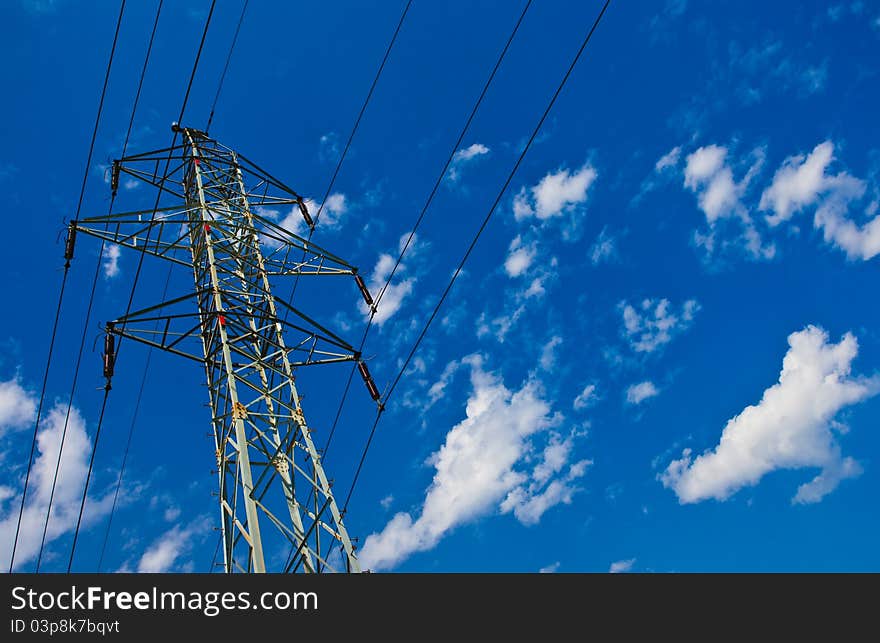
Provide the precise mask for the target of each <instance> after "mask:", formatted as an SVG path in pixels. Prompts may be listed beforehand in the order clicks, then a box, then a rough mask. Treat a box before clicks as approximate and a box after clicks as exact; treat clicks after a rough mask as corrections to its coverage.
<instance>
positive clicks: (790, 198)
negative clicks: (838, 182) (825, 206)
mask: <svg viewBox="0 0 880 643" xmlns="http://www.w3.org/2000/svg"><path fill="white" fill-rule="evenodd" d="M833 158H834V145H833V144H832V143H831V141H825V142H824V143H820V144H819V145H817V146H816V147H815V148H814V149H813V151H812V152H810V154H809V156H806V157H804V156H803V155H802V154H801V155H797V156H790V157H788V158H787V159H785V161H783V163H782V166H781V167H780V168H779V169H778V170H776V174H775V175H774V176H773V183H772V184H771V185H770V187H769V188H767V189H766V190H764V193H763V194H762V195H761V202H760V205H759V207H760V208H761V210H771V209H772V210H773V214H772V215H768V216H767V223H769V224H770V225H771V226H776V225H779V224H780V223H782V222H783V221H787V220H788V219H790V218H791V216H792V215H793V214H795V213H797V212H798V211H799V210H801V209H802V208H804V207H805V206H808V205H812V204H813V203H815V202H816V200H817V199H818V197H819V194H820V193H821V192H823V191H825V190H826V189H828V180H829V178H831V177H827V176H826V175H825V169H826V168H827V167H828V165H829V164H830V163H831V161H832V159H833Z"/></svg>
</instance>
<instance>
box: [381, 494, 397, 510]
mask: <svg viewBox="0 0 880 643" xmlns="http://www.w3.org/2000/svg"><path fill="white" fill-rule="evenodd" d="M393 503H394V496H393V495H391V494H390V493H389V494H388V495H387V496H385V497H384V498H382V499H381V500H380V501H379V504H380V505H381V506H382V509H384V510H385V511H388V510H389V509H390V508H391V505H392V504H393Z"/></svg>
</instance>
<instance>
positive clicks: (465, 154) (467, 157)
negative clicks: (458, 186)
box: [446, 143, 490, 183]
mask: <svg viewBox="0 0 880 643" xmlns="http://www.w3.org/2000/svg"><path fill="white" fill-rule="evenodd" d="M489 152H490V150H489V148H488V147H486V146H485V145H483V144H482V143H474V144H473V145H470V146H468V147H465V148H463V149H460V150H458V151H457V152H456V153H455V155H454V156H453V157H452V162H451V163H450V164H449V171H448V173H447V174H446V179H447V180H448V181H450V182H451V183H456V182H458V180H459V179H461V175H462V172H464V169H465V167H466V166H468V165H470V164H471V163H473V162H474V161H475V160H476V159H478V158H480V157H482V156H486V155H487V154H489Z"/></svg>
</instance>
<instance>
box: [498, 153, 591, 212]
mask: <svg viewBox="0 0 880 643" xmlns="http://www.w3.org/2000/svg"><path fill="white" fill-rule="evenodd" d="M596 176H597V174H596V170H595V169H594V168H593V166H592V165H590V164H589V163H587V164H585V165H584V166H583V167H581V168H580V169H579V170H577V171H576V172H574V173H571V172H569V171H568V170H567V169H565V168H563V169H560V170H558V171H556V172H549V173H548V174H547V175H545V176H544V178H542V179H541V180H540V181H539V182H538V184H537V185H535V186H532V187H531V188H529V189H528V190H527V189H526V188H522V189H521V190H520V192H519V194H517V195H516V198H515V199H514V201H513V215H514V217H515V218H516V220H517V221H520V220H522V219H525V218H527V217H531V216H535V217H537V218H538V219H541V220H544V219H549V218H551V217H557V216H560V215H562V214H564V213H566V212H569V211H571V210H572V209H573V208H574V207H575V206H577V205H579V204H581V203H584V202H585V201H586V200H587V191H588V190H589V188H590V186H591V185H592V184H593V181H595V180H596Z"/></svg>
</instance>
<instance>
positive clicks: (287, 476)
mask: <svg viewBox="0 0 880 643" xmlns="http://www.w3.org/2000/svg"><path fill="white" fill-rule="evenodd" d="M174 129H175V131H176V132H177V133H179V134H180V137H181V141H182V142H181V143H180V144H178V145H175V146H172V147H170V148H165V149H160V150H155V151H152V152H147V153H143V154H136V155H132V156H128V157H125V158H122V159H120V160H118V161H115V162H114V164H113V169H112V179H111V186H112V189H113V190H114V191H115V190H117V188H118V185H119V180H120V175H121V174H126V175H129V176H131V177H134V178H135V179H137V180H139V181H143V182H145V183H148V184H150V185H153V186H155V187H156V188H158V189H159V190H160V197H161V196H164V197H165V198H166V200H168V197H171V198H172V199H173V200H175V201H177V200H179V201H180V202H182V205H180V204H178V205H172V206H167V207H157V208H155V209H153V210H147V211H139V212H126V213H120V214H111V215H108V216H100V217H91V218H85V219H81V220H79V221H75V222H72V223H71V226H70V230H71V233H70V234H71V235H75V234H76V232H82V233H85V234H88V235H91V236H95V237H98V238H100V239H103V240H104V242H109V243H115V244H119V245H120V246H124V247H127V248H132V249H135V250H136V251H138V252H141V253H145V254H146V255H152V256H155V257H160V258H162V259H165V260H168V261H171V262H173V263H175V264H180V265H182V266H187V267H190V268H191V269H192V271H193V277H194V282H195V288H194V290H193V291H192V292H189V293H187V294H186V295H183V296H181V297H176V298H173V299H169V300H166V301H163V302H161V303H159V304H157V305H155V306H151V307H149V308H146V309H143V310H138V311H136V312H131V313H129V314H126V315H125V316H123V317H120V318H118V319H116V320H114V321H112V322H108V323H107V325H106V331H107V334H108V335H107V336H108V341H107V342H105V375H106V376H107V377H108V378H109V377H110V376H112V374H113V367H114V361H115V354H114V353H115V349H114V342H113V338H114V337H120V338H122V337H124V338H128V339H132V340H136V341H138V342H141V343H144V344H148V345H150V346H153V347H155V348H158V349H162V350H164V351H168V352H170V353H174V354H176V355H180V356H182V357H186V358H189V359H192V360H195V361H197V362H199V363H201V364H203V365H204V368H205V374H206V377H207V383H208V393H209V398H210V406H211V409H212V426H213V435H214V441H215V447H216V452H215V455H216V460H217V472H218V484H219V499H220V529H221V531H222V543H223V554H224V557H223V564H224V569H225V571H226V572H227V573H233V572H257V573H259V572H268V571H277V572H296V571H303V572H323V571H345V572H359V571H360V566H359V564H358V560H357V556H356V553H355V547H354V546H353V545H352V541H351V538H349V535H348V532H347V530H346V528H345V525H344V524H343V517H342V516H341V515H340V511H339V507H338V506H337V503H336V500H335V499H334V496H333V491H332V489H331V483H330V481H329V480H328V478H327V475H326V474H325V472H324V468H323V466H322V463H321V454H320V453H319V451H318V450H317V449H316V447H315V443H314V441H313V439H312V435H311V433H312V431H311V430H310V428H309V426H308V424H307V422H306V419H305V416H304V414H303V409H302V405H301V403H300V401H301V396H300V394H299V393H298V391H297V387H296V383H295V379H296V378H295V371H296V369H297V368H299V367H303V366H311V365H317V364H328V363H334V362H350V361H356V362H358V366H359V370H360V373H361V375H362V377H363V378H364V381H365V383H366V385H367V389H368V391H369V393H370V395H371V396H372V397H373V399H374V400H376V402H377V403H378V401H379V393H378V390H377V389H376V386H375V384H374V383H373V380H372V378H371V377H370V375H369V371H368V370H367V368H366V364H364V363H363V362H362V361H361V358H360V354H359V353H357V352H356V351H355V349H353V348H352V347H351V346H350V345H349V344H348V343H347V342H345V341H344V340H343V339H342V338H340V337H339V336H337V335H336V334H334V333H333V332H331V331H330V330H328V329H327V328H325V327H323V326H321V325H320V324H318V323H317V322H316V321H314V320H313V319H311V318H309V317H308V316H306V315H305V314H304V313H302V312H301V311H300V310H298V309H297V308H295V307H293V306H292V305H291V304H289V303H287V302H284V301H283V300H280V299H276V298H275V297H274V296H273V295H272V289H271V285H270V278H273V279H274V278H277V277H282V276H294V275H301V276H310V275H348V276H351V277H353V278H354V281H355V283H356V285H357V288H358V289H359V290H360V293H361V296H363V298H364V299H365V300H366V302H367V305H369V306H372V305H373V300H372V297H371V296H370V294H369V292H368V291H367V289H366V286H365V284H364V282H363V279H361V277H360V276H359V275H358V273H357V269H356V268H355V267H354V266H351V265H349V264H348V263H346V262H345V261H343V260H342V259H340V258H339V257H336V256H334V255H333V254H331V253H329V252H327V251H326V250H324V249H322V248H320V247H318V246H316V245H315V244H313V243H311V242H310V241H308V240H306V239H304V238H303V237H300V236H298V235H296V234H293V233H291V232H290V231H288V230H286V229H285V228H283V227H281V226H279V225H278V223H277V222H276V221H275V220H273V218H272V217H270V216H268V215H267V214H266V211H265V209H267V208H277V207H280V206H290V207H291V208H295V209H299V211H300V212H301V214H302V216H303V219H304V221H305V223H306V224H307V225H308V226H309V227H310V228H312V229H313V228H314V222H313V221H312V218H311V215H310V214H309V212H308V208H307V207H306V204H305V201H304V200H303V197H302V196H300V195H299V194H297V193H296V192H294V191H293V190H291V189H290V188H288V187H287V186H286V185H284V184H283V183H282V182H281V181H279V180H278V179H276V178H274V177H272V176H271V175H269V174H268V173H266V172H265V171H263V170H262V169H261V168H259V167H258V166H257V165H255V164H254V163H252V162H251V161H248V160H247V159H246V158H244V157H243V156H241V155H240V154H236V153H235V152H233V151H232V150H231V149H229V148H227V147H224V146H223V145H221V144H220V143H218V142H217V141H215V140H213V139H211V138H209V137H208V135H207V134H205V133H204V132H201V131H199V130H196V129H192V128H183V127H178V126H177V125H175V126H174ZM163 162H164V163H165V170H164V171H163V172H161V173H160V171H159V168H160V166H161V164H162V163H163ZM158 205H159V199H157V206H158ZM142 258H143V257H142ZM282 550H283V551H284V552H285V553H286V554H287V559H286V560H283V558H284V555H283V554H282V555H279V552H281V551H282ZM337 552H339V553H341V556H339V555H338V554H337ZM273 561H274V562H273Z"/></svg>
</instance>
